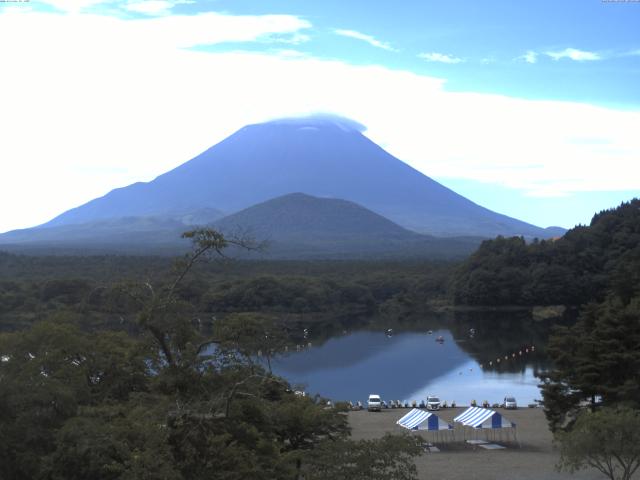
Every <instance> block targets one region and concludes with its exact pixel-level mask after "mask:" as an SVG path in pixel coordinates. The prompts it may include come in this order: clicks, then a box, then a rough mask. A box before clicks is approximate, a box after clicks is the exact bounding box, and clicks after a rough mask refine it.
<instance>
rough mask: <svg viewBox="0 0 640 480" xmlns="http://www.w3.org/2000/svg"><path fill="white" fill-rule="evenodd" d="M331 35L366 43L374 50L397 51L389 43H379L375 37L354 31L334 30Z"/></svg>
mask: <svg viewBox="0 0 640 480" xmlns="http://www.w3.org/2000/svg"><path fill="white" fill-rule="evenodd" d="M333 33H335V34H336V35H341V36H343V37H349V38H355V39H356V40H362V41H363V42H367V43H368V44H369V45H371V46H373V47H376V48H381V49H383V50H388V51H390V52H397V50H396V49H395V48H393V47H392V46H391V45H390V44H389V43H387V42H381V41H380V40H377V39H376V38H375V37H372V36H371V35H367V34H365V33H360V32H357V31H355V30H343V29H335V30H334V31H333Z"/></svg>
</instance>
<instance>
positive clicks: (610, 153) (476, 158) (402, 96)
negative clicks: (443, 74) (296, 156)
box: [0, 13, 640, 231]
mask: <svg viewBox="0 0 640 480" xmlns="http://www.w3.org/2000/svg"><path fill="white" fill-rule="evenodd" d="M207 25H209V28H207ZM305 25H307V24H306V23H305V22H304V21H303V20H300V19H297V18H295V17H294V18H289V17H286V18H280V17H278V18H276V19H274V18H271V19H270V18H268V17H231V16H224V15H219V14H218V15H213V16H204V17H202V16H195V17H177V18H163V17H160V18H150V19H145V20H123V19H116V18H104V17H97V16H94V15H77V16H62V15H54V14H42V13H39V14H38V13H22V14H11V15H10V16H8V15H7V14H0V42H2V45H11V48H4V49H0V64H1V65H3V71H4V72H10V74H5V75H3V88H2V89H0V105H2V109H1V110H0V131H1V132H2V133H3V140H2V142H0V158H1V159H2V167H3V169H2V175H1V176H0V204H2V205H5V206H10V207H8V208H5V209H3V215H2V216H1V218H0V231H3V230H7V229H10V228H18V227H26V226H31V225H34V224H38V223H41V222H44V221H46V220H48V219H50V218H51V217H53V216H55V215H56V214H59V213H61V212H62V211H64V210H67V209H69V208H72V207H74V206H77V205H79V204H81V203H83V202H86V201H88V200H90V199H92V198H95V197H98V196H100V195H103V194H105V193H106V192H108V191H109V190H111V189H113V188H116V187H121V186H124V185H128V184H130V183H133V182H136V181H148V180H151V179H153V178H154V177H155V176H157V175H159V174H160V173H162V172H165V171H167V170H169V169H171V168H174V167H176V166H177V165H179V164H180V163H183V162H184V161H186V160H188V159H189V158H192V157H193V156H195V155H196V154H198V153H200V152H201V151H203V150H204V149H206V148H208V147H209V146H211V145H212V144H214V143H216V142H218V141H220V140H222V139H223V138H224V137H226V136H227V135H229V134H231V133H233V131H235V130H236V129H238V128H240V127H242V126H244V125H246V124H248V123H255V122H259V121H262V120H265V119H269V118H274V117H280V116H286V115H294V114H304V113H310V112H318V111H324V112H334V113H336V114H339V115H343V116H346V117H349V118H353V119H355V120H357V121H359V122H361V123H363V124H365V125H367V127H368V130H367V135H368V136H369V137H370V138H371V139H372V140H374V141H375V142H377V143H379V144H380V145H381V146H382V147H384V148H386V149H388V150H389V151H390V152H391V153H392V154H394V155H396V156H397V157H398V158H400V159H402V160H404V161H406V162H407V163H409V164H410V165H412V166H413V167H415V168H417V169H418V170H420V171H422V172H424V173H425V174H427V175H430V176H432V177H436V178H441V177H442V178H444V177H449V178H466V179H471V180H478V181H484V182H492V183H496V184H501V185H504V186H507V187H512V188H517V189H520V190H522V191H525V192H527V193H528V194H530V195H538V196H543V195H545V196H553V195H563V194H567V193H571V192H577V191H590V190H633V189H640V166H639V164H638V159H639V158H640V138H639V137H638V135H637V125H639V124H640V112H634V111H618V110H614V109H607V108H601V107H596V106H591V105H585V104H578V103H569V102H558V101H533V100H523V99H517V98H511V97H505V96H499V95H489V94H480V93H456V92H449V91H446V90H445V89H444V86H443V84H444V82H443V81H442V80H440V79H437V78H432V77H428V76H424V75H418V74H414V73H411V72H407V71H401V70H392V69H387V68H384V67H380V66H355V65H350V64H347V63H344V62H339V61H323V60H319V59H314V58H312V57H308V56H305V57H297V56H293V57H290V56H286V55H267V54H261V53H208V52H195V51H191V50H188V49H184V47H185V46H190V45H194V44H198V43H199V42H204V43H209V42H222V41H228V40H230V39H245V40H250V39H256V38H261V37H263V36H264V35H269V34H282V33H286V32H289V31H293V32H295V31H296V28H300V29H302V28H304V27H305ZM212 26H214V27H212ZM42 38H46V39H47V41H46V42H42V41H41V39H42ZM95 172H100V174H99V175H97V174H95Z"/></svg>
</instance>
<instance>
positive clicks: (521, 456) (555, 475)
mask: <svg viewBox="0 0 640 480" xmlns="http://www.w3.org/2000/svg"><path fill="white" fill-rule="evenodd" d="M409 410H410V409H406V408H400V409H384V410H382V411H381V412H367V411H366V410H361V411H354V412H349V424H350V425H351V428H352V429H353V430H352V437H353V439H354V440H360V439H372V438H378V437H381V436H382V435H384V434H385V433H387V432H389V433H395V434H398V433H401V432H403V431H407V430H404V429H402V428H401V427H399V426H398V425H396V421H397V420H398V419H399V418H401V417H402V416H403V415H405V414H406V413H408V412H409ZM464 410H465V409H464V408H447V409H442V410H440V411H438V412H436V413H437V415H438V416H439V417H440V418H441V419H442V420H445V421H447V422H449V423H450V424H453V418H454V417H455V416H457V415H459V414H460V413H461V412H463V411H464ZM497 411H499V412H500V413H501V414H502V415H503V416H504V417H506V418H507V419H509V420H511V421H512V422H513V423H515V424H516V436H517V440H518V442H514V440H513V437H510V440H509V441H507V438H508V435H507V434H506V433H505V434H502V435H501V436H500V437H496V439H495V441H493V442H492V443H496V444H499V445H502V446H505V447H507V448H505V449H500V450H484V449H483V448H480V447H478V446H474V445H470V444H467V443H466V442H464V441H463V440H462V430H460V429H458V427H456V431H455V434H456V441H448V442H447V441H446V440H445V441H440V442H434V443H435V445H436V446H437V447H438V448H439V449H440V451H439V452H434V453H428V452H425V453H424V454H422V455H421V456H420V457H419V458H418V459H417V460H416V465H417V467H418V473H419V475H418V478H420V479H421V480H422V479H437V480H454V479H455V480H459V479H464V480H514V479H519V480H520V479H522V480H533V479H536V480H538V479H544V480H546V479H549V480H564V479H567V480H568V479H580V480H583V479H584V480H592V479H593V480H596V479H600V480H601V479H604V478H606V477H605V476H604V475H602V474H601V473H600V472H598V471H596V470H595V469H589V470H583V471H580V472H577V473H574V474H570V473H567V472H562V473H560V472H557V471H556V469H555V465H556V464H557V462H558V459H559V453H558V450H557V449H556V448H555V447H554V445H553V437H552V435H551V432H550V431H549V429H548V427H547V421H546V418H545V416H544V413H543V411H542V409H541V408H519V409H517V410H503V409H497ZM412 434H413V435H421V436H422V437H423V438H424V439H425V442H433V439H434V438H435V437H434V434H433V433H432V432H424V431H420V432H415V431H414V432H412ZM446 435H447V433H444V434H443V433H440V434H439V436H440V438H441V440H442V439H443V438H445V437H446ZM471 437H472V438H473V437H474V436H473V435H471ZM449 438H450V436H449ZM467 438H469V435H468V436H467ZM478 438H483V437H482V436H479V437H478ZM498 438H501V439H502V440H499V439H498ZM634 478H640V477H638V475H636V476H634Z"/></svg>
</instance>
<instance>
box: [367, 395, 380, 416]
mask: <svg viewBox="0 0 640 480" xmlns="http://www.w3.org/2000/svg"><path fill="white" fill-rule="evenodd" d="M381 408H382V399H381V398H380V395H376V394H373V393H372V394H371V395H369V400H367V410H369V411H370V412H379V411H380V410H381Z"/></svg>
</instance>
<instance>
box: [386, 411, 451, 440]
mask: <svg viewBox="0 0 640 480" xmlns="http://www.w3.org/2000/svg"><path fill="white" fill-rule="evenodd" d="M396 423H397V424H398V425H400V426H401V427H403V428H407V429H409V430H423V431H425V430H426V431H428V432H435V441H439V440H440V435H439V433H440V432H441V431H447V432H451V434H452V435H453V426H451V425H449V424H448V423H447V422H444V421H443V420H441V419H440V418H439V417H438V416H437V415H436V414H434V413H431V412H426V411H424V410H420V409H418V408H414V409H412V410H411V411H410V412H409V413H407V414H406V415H404V416H403V417H402V418H401V419H400V420H398V421H397V422H396ZM445 438H446V437H445ZM443 439H444V438H443Z"/></svg>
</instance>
